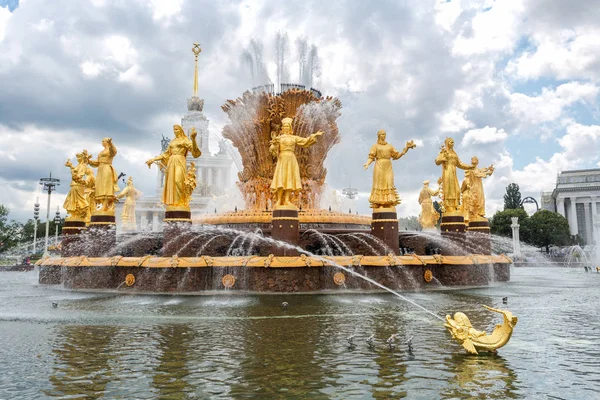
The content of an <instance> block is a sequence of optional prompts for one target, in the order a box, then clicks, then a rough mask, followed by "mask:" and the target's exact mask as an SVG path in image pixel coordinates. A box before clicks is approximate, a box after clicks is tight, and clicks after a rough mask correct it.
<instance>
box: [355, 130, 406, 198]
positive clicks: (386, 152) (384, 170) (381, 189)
mask: <svg viewBox="0 0 600 400" xmlns="http://www.w3.org/2000/svg"><path fill="white" fill-rule="evenodd" d="M385 138H386V133H385V131H384V130H383V129H381V130H380V131H379V132H377V143H375V144H374V145H373V146H372V147H371V151H369V159H368V160H367V162H366V163H365V164H364V165H363V167H364V169H365V170H366V169H367V168H369V165H370V164H371V163H372V162H373V161H375V167H373V187H372V189H371V196H370V197H369V203H371V208H388V207H395V206H397V205H398V204H400V196H398V192H397V191H396V186H395V185H394V170H393V169H392V160H398V159H399V158H400V157H402V156H403V155H405V154H406V152H407V151H408V150H409V149H414V148H415V147H417V145H416V144H415V143H414V142H413V141H412V140H411V141H410V142H406V146H405V147H404V150H402V151H401V152H398V151H397V150H396V149H395V148H394V147H393V146H392V145H391V144H389V143H388V142H386V141H385Z"/></svg>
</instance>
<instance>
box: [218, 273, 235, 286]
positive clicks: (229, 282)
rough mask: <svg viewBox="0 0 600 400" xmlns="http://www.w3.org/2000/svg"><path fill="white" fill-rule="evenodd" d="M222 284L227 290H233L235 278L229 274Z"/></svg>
mask: <svg viewBox="0 0 600 400" xmlns="http://www.w3.org/2000/svg"><path fill="white" fill-rule="evenodd" d="M221 283H223V286H225V288H226V289H229V288H232V287H233V285H235V276H233V275H231V274H227V275H225V276H224V277H223V279H221Z"/></svg>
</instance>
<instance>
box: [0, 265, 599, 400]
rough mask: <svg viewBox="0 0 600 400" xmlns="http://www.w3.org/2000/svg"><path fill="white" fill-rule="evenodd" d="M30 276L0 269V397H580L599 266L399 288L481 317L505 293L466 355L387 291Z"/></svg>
mask: <svg viewBox="0 0 600 400" xmlns="http://www.w3.org/2000/svg"><path fill="white" fill-rule="evenodd" d="M37 281H38V277H37V274H36V273H35V272H6V273H2V274H0V335H2V338H3V345H2V348H3V363H2V364H1V366H0V398H64V397H77V396H80V397H83V396H87V397H91V398H95V397H102V396H104V397H107V398H133V397H135V398H154V397H157V396H162V397H169V396H175V397H177V396H179V397H177V398H209V397H210V398H215V399H219V398H223V399H226V398H258V397H259V398H265V399H266V398H282V397H285V398H302V397H305V398H311V399H321V398H322V399H330V398H340V399H342V398H343V399H371V398H372V399H379V398H398V397H402V396H408V397H410V398H423V399H429V398H473V397H485V398H499V399H506V398H540V397H552V396H556V397H559V398H581V399H584V398H594V397H595V394H596V393H597V391H598V390H600V381H599V380H598V378H597V376H596V375H597V359H598V357H599V356H600V345H599V344H598V343H600V317H599V316H598V313H597V312H596V307H597V304H599V302H600V292H599V291H598V290H597V287H598V284H600V274H596V273H589V272H588V273H586V272H584V271H583V270H582V269H567V268H527V267H524V268H513V271H512V279H511V281H510V282H507V283H502V285H491V286H488V287H483V288H475V289H468V288H461V289H454V290H447V289H441V290H440V289H438V290H425V291H419V292H413V293H408V294H405V295H406V296H407V297H408V298H410V299H411V300H413V301H415V302H417V303H419V304H421V305H423V306H424V307H426V308H427V309H430V310H432V312H434V313H435V314H437V315H439V316H441V317H443V316H444V315H445V314H450V313H453V312H454V311H458V310H460V311H464V312H465V313H467V314H468V315H469V317H470V318H471V322H472V323H473V325H474V326H476V327H477V328H479V329H486V330H488V331H489V330H490V329H491V328H492V327H493V326H494V325H495V324H496V323H498V319H497V316H495V315H494V314H491V313H489V312H487V311H485V310H484V309H483V308H481V307H479V306H478V305H479V304H488V305H490V306H493V307H500V308H501V307H502V298H503V297H508V307H510V309H511V310H512V311H513V312H514V313H515V314H516V315H518V316H519V318H520V321H519V325H518V329H517V330H515V333H514V335H513V338H512V340H511V343H510V346H506V347H505V348H503V349H502V352H501V353H500V354H498V355H484V356H477V357H474V356H470V355H467V354H465V353H463V352H462V351H457V349H459V346H457V344H456V343H454V342H453V341H450V340H448V337H449V335H448V334H447V333H446V332H445V331H444V330H443V329H441V328H442V326H441V324H442V323H441V321H439V320H438V319H436V318H433V317H432V316H429V315H427V314H426V313H423V312H422V311H420V310H418V309H415V308H414V307H413V306H412V305H410V304H408V303H405V302H400V301H397V299H396V298H395V297H394V296H392V295H387V294H366V293H365V294H352V295H348V294H339V293H338V294H337V295H335V296H332V295H318V294H312V295H310V296H298V295H291V294H277V295H275V294H274V295H268V296H265V295H261V296H251V295H239V294H238V295H235V296H227V295H225V296H224V295H219V296H210V295H207V296H201V297H197V296H184V295H173V296H164V295H139V294H132V295H115V294H110V293H80V292H72V291H66V290H57V288H56V287H49V286H45V285H38V284H37ZM284 301H287V302H288V303H289V306H288V307H287V308H282V307H281V303H282V302H284ZM53 302H56V303H57V304H58V306H57V308H53V307H52V303H53ZM505 307H506V306H505ZM392 334H397V335H398V338H397V340H396V344H395V348H393V349H392V350H390V349H389V347H388V346H387V345H386V343H385V341H386V339H388V338H389V337H390V336H391V335H392ZM351 335H355V338H354V343H355V346H354V347H353V348H349V347H348V342H347V340H346V339H347V338H348V337H349V336H351ZM370 335H374V337H375V343H374V346H372V347H369V346H368V345H367V343H366V339H367V338H368V337H369V336H370ZM411 336H412V337H413V339H412V344H413V349H414V350H413V353H412V354H410V353H409V351H408V347H407V345H406V344H405V342H406V340H407V339H408V338H409V337H411Z"/></svg>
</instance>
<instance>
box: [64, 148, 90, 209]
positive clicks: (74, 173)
mask: <svg viewBox="0 0 600 400" xmlns="http://www.w3.org/2000/svg"><path fill="white" fill-rule="evenodd" d="M76 158H77V165H75V166H74V165H73V164H72V163H71V160H67V162H66V163H65V166H66V167H68V168H69V169H70V170H71V186H70V188H69V193H68V194H67V197H66V198H65V202H64V203H63V207H64V209H65V210H67V212H68V213H69V216H68V218H70V219H81V220H84V219H86V214H87V212H88V210H89V203H88V198H87V196H86V173H91V170H90V168H89V167H88V162H89V160H90V157H89V155H88V152H87V150H83V151H82V152H81V153H77V154H76ZM88 170H89V171H88ZM92 177H93V173H92Z"/></svg>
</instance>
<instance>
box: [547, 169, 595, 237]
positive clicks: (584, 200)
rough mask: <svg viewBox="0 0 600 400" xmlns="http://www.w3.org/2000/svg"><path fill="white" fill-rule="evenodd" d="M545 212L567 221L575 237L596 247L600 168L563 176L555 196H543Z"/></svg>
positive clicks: (554, 191) (567, 173)
mask: <svg viewBox="0 0 600 400" xmlns="http://www.w3.org/2000/svg"><path fill="white" fill-rule="evenodd" d="M542 208H543V209H546V210H550V211H555V212H557V213H559V214H561V215H562V216H564V217H566V218H567V221H569V228H570V229H571V235H579V237H580V238H581V239H582V240H583V242H584V243H585V244H587V245H593V244H595V242H596V241H597V239H596V240H594V237H596V238H597V237H598V232H597V231H598V228H597V226H598V225H599V224H600V168H596V169H583V170H575V171H563V172H561V173H560V174H559V175H558V176H557V178H556V188H555V189H554V190H553V191H552V194H551V195H549V193H542ZM594 231H596V232H594Z"/></svg>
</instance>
